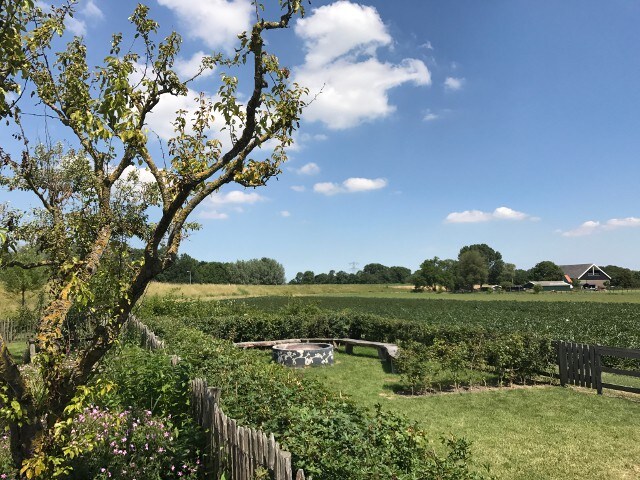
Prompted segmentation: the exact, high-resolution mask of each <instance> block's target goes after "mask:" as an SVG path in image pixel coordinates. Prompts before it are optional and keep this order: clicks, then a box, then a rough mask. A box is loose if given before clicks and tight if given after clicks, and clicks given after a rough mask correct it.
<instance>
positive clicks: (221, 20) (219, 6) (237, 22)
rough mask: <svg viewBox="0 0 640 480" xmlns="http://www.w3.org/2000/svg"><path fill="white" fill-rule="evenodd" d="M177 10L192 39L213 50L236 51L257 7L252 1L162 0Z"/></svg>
mask: <svg viewBox="0 0 640 480" xmlns="http://www.w3.org/2000/svg"><path fill="white" fill-rule="evenodd" d="M158 3H159V4H160V5H163V6H165V7H167V8H169V9H171V10H172V11H173V13H174V14H175V15H176V16H177V17H178V19H179V20H180V22H181V23H182V24H183V25H184V27H185V28H184V30H185V31H187V32H188V36H189V37H191V38H197V39H199V40H201V41H202V42H204V43H205V45H207V46H208V47H210V48H212V49H220V48H222V49H224V50H225V51H226V52H227V53H231V52H232V51H233V47H234V46H235V45H236V43H237V41H238V38H237V35H238V34H239V33H242V32H244V31H247V30H249V28H250V20H251V14H252V11H253V10H252V9H253V7H252V6H251V2H250V1H249V0H201V1H198V2H185V1H184V0H158Z"/></svg>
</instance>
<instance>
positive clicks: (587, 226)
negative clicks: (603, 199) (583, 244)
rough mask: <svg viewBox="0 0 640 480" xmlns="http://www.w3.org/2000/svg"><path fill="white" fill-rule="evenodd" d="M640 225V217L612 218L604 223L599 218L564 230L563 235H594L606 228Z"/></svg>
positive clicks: (613, 228)
mask: <svg viewBox="0 0 640 480" xmlns="http://www.w3.org/2000/svg"><path fill="white" fill-rule="evenodd" d="M631 227H640V218H638V217H626V218H611V219H609V220H607V221H606V222H604V223H601V222H599V221H597V220H588V221H586V222H584V223H583V224H582V225H580V226H579V227H577V228H574V229H573V230H567V231H565V232H562V236H563V237H583V236H585V235H592V234H594V233H599V232H603V231H606V230H616V229H619V228H631Z"/></svg>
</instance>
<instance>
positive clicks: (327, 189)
mask: <svg viewBox="0 0 640 480" xmlns="http://www.w3.org/2000/svg"><path fill="white" fill-rule="evenodd" d="M386 186H387V181H386V180H385V179H384V178H374V179H371V178H360V177H352V178H347V179H346V180H345V181H344V182H342V184H338V183H333V182H320V183H316V184H315V185H314V186H313V191H314V192H316V193H322V194H323V195H336V194H338V193H357V192H366V191H370V190H379V189H381V188H384V187H386Z"/></svg>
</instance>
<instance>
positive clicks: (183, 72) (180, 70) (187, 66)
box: [174, 51, 215, 80]
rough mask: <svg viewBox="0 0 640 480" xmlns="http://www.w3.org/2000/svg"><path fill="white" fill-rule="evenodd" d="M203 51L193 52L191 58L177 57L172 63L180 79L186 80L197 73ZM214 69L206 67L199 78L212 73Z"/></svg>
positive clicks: (203, 55) (203, 54)
mask: <svg viewBox="0 0 640 480" xmlns="http://www.w3.org/2000/svg"><path fill="white" fill-rule="evenodd" d="M205 56H206V55H205V53H204V52H203V51H198V52H196V53H194V54H193V55H192V56H191V58H187V59H185V58H177V59H176V61H175V64H174V68H175V70H176V73H177V74H178V76H179V77H180V78H181V79H182V80H187V79H189V78H191V77H193V76H194V75H195V74H196V73H198V71H199V69H200V64H201V63H202V59H203V58H204V57H205ZM214 71H215V69H206V70H204V71H203V72H202V74H201V75H200V77H199V78H206V77H210V76H211V75H213V73H214Z"/></svg>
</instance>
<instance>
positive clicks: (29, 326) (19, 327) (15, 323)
mask: <svg viewBox="0 0 640 480" xmlns="http://www.w3.org/2000/svg"><path fill="white" fill-rule="evenodd" d="M35 331H36V321H35V320H28V319H17V318H3V319H0V335H1V336H2V338H3V340H4V341H5V342H7V343H10V342H17V341H19V340H24V341H25V343H26V342H27V339H28V338H29V337H32V336H33V335H34V333H35Z"/></svg>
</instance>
